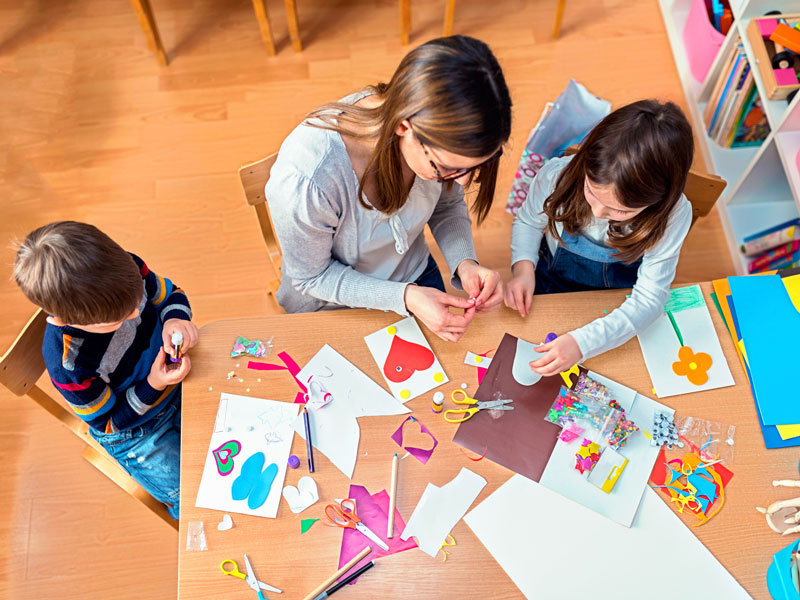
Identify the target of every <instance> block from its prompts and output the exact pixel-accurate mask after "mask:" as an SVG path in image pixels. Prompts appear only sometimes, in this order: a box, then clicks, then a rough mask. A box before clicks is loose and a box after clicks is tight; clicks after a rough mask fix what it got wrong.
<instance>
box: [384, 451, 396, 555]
mask: <svg viewBox="0 0 800 600" xmlns="http://www.w3.org/2000/svg"><path fill="white" fill-rule="evenodd" d="M396 502H397V452H395V453H394V458H393V459H392V485H391V487H390V488H389V514H388V517H389V519H388V521H387V523H386V537H387V538H389V539H391V538H392V537H393V536H394V507H395V504H396Z"/></svg>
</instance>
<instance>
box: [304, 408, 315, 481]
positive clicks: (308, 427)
mask: <svg viewBox="0 0 800 600" xmlns="http://www.w3.org/2000/svg"><path fill="white" fill-rule="evenodd" d="M303 422H304V423H305V426H306V453H307V454H308V472H309V473H313V472H314V449H313V447H312V445H311V425H310V424H309V422H308V408H307V407H305V406H304V407H303Z"/></svg>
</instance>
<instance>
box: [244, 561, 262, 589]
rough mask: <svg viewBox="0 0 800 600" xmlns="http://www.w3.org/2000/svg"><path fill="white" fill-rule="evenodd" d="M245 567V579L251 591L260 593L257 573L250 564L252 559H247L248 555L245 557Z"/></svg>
mask: <svg viewBox="0 0 800 600" xmlns="http://www.w3.org/2000/svg"><path fill="white" fill-rule="evenodd" d="M244 566H245V568H246V570H247V576H246V577H245V578H244V580H245V582H246V583H247V585H249V586H250V589H251V590H253V591H256V592H257V591H258V583H259V581H258V579H256V572H255V571H253V566H252V565H251V564H250V559H249V558H247V554H245V555H244Z"/></svg>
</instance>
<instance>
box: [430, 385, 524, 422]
mask: <svg viewBox="0 0 800 600" xmlns="http://www.w3.org/2000/svg"><path fill="white" fill-rule="evenodd" d="M450 398H451V399H452V400H453V402H454V403H455V404H467V405H469V406H470V408H456V409H454V410H446V411H444V420H445V421H447V422H448V423H463V422H464V421H466V420H467V419H471V418H472V415H474V414H475V413H476V412H478V411H479V410H491V409H494V410H514V407H513V406H506V404H509V403H511V402H513V400H507V399H500V400H489V401H486V402H484V401H483V400H476V399H475V398H470V397H469V396H467V392H465V391H464V390H453V393H452V394H450ZM459 398H460V399H459ZM448 415H453V416H452V417H450V416H448ZM459 415H460V416H459Z"/></svg>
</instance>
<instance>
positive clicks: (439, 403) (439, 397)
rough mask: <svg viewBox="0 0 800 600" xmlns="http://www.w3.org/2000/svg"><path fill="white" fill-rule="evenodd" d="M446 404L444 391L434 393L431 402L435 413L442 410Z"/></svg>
mask: <svg viewBox="0 0 800 600" xmlns="http://www.w3.org/2000/svg"><path fill="white" fill-rule="evenodd" d="M443 406H444V394H443V393H442V392H436V393H435V394H434V395H433V402H432V403H431V410H432V411H433V412H435V413H437V414H438V413H440V412H442V407H443Z"/></svg>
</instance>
